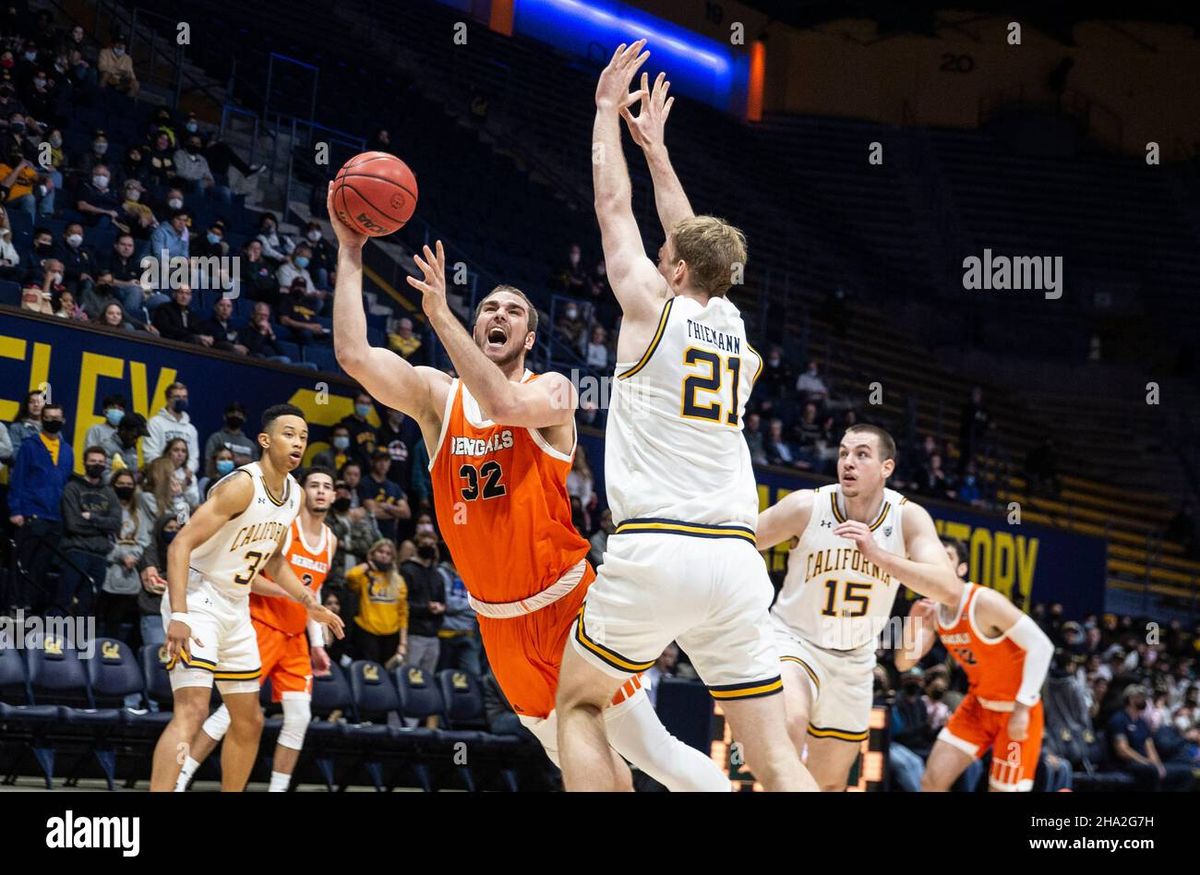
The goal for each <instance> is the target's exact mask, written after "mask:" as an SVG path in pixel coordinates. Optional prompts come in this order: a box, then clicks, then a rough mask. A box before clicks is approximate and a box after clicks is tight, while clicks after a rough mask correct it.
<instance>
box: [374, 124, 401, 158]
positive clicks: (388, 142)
mask: <svg viewBox="0 0 1200 875" xmlns="http://www.w3.org/2000/svg"><path fill="white" fill-rule="evenodd" d="M367 151H368V152H386V153H387V154H389V155H395V154H396V150H395V149H393V148H392V135H391V134H389V133H388V130H387V128H378V129H376V131H375V132H374V133H373V134H371V137H370V139H369V140H367Z"/></svg>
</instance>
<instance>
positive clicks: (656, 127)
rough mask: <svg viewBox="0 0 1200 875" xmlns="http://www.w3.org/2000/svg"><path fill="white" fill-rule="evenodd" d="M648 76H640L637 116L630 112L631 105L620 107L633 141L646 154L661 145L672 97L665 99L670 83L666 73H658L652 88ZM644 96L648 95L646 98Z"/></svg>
mask: <svg viewBox="0 0 1200 875" xmlns="http://www.w3.org/2000/svg"><path fill="white" fill-rule="evenodd" d="M649 81H650V76H649V75H648V74H646V73H643V74H642V88H641V91H639V92H638V94H639V95H641V106H639V107H638V114H637V115H636V116H635V115H634V114H633V113H632V112H631V108H632V104H631V105H629V106H625V107H622V109H621V116H622V118H624V119H625V123H626V124H627V125H629V133H630V134H631V135H632V136H633V141H634V142H635V143H637V144H638V145H639V146H641V147H642V148H643V149H644V150H646V151H647V152H648V151H650V150H651V149H655V148H658V147H659V146H662V144H663V130H664V128H665V127H666V124H667V116H668V115H670V113H671V106H672V104H674V103H675V98H674V97H667V90H668V89H669V88H670V87H671V83H670V82H668V81H667V74H666V73H659V74H658V77H657V78H656V79H655V80H654V88H653V89H651V88H650V87H649ZM646 95H649V97H647V96H646Z"/></svg>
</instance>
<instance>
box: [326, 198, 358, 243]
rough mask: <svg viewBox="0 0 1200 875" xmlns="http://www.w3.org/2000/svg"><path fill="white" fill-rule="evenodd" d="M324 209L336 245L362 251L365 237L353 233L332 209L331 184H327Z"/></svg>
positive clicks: (355, 232)
mask: <svg viewBox="0 0 1200 875" xmlns="http://www.w3.org/2000/svg"><path fill="white" fill-rule="evenodd" d="M325 209H326V210H327V211H328V212H329V223H330V224H331V225H333V233H334V235H335V236H336V237H337V241H338V245H340V246H349V247H350V248H351V249H362V248H363V245H364V244H365V243H366V242H367V235H366V234H361V233H359V232H358V231H355V230H354V229H353V228H351V227H350V226H349V225H347V224H346V223H345V222H343V221H342V220H341V219H339V218H338V214H337V210H335V209H334V207H333V183H332V182H331V183H329V189H328V190H327V191H326V192H325Z"/></svg>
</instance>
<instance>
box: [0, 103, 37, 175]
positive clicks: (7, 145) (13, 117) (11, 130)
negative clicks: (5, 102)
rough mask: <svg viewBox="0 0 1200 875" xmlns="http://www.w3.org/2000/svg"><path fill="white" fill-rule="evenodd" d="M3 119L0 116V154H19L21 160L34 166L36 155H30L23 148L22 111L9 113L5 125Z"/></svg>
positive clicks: (23, 120) (23, 127)
mask: <svg viewBox="0 0 1200 875" xmlns="http://www.w3.org/2000/svg"><path fill="white" fill-rule="evenodd" d="M3 118H4V116H0V154H4V155H9V154H16V153H17V152H20V153H21V157H22V158H25V159H26V160H28V161H29V162H31V163H32V164H35V165H36V164H37V154H36V153H35V154H33V155H30V154H29V150H28V149H27V148H26V147H25V113H24V111H20V112H18V111H16V110H13V111H11V112H9V114H8V116H7V118H8V124H7V125H4V123H3Z"/></svg>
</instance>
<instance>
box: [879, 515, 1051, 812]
mask: <svg viewBox="0 0 1200 875" xmlns="http://www.w3.org/2000/svg"><path fill="white" fill-rule="evenodd" d="M942 544H943V545H945V548H946V556H947V558H948V559H949V560H950V563H951V565H953V567H954V569H955V571H956V572H957V574H958V576H959V577H961V578H962V579H963V580H964V581H965V580H966V575H967V552H966V546H965V545H964V544H963V543H962V542H961V541H957V540H954V539H952V538H942ZM909 617H910V618H912V620H913V622H914V623H915V628H916V634H915V635H913V636H911V638H910V639H909V642H910V646H909V647H907V648H906V649H904V650H900V651H897V653H896V668H897V669H899V670H900V671H907V670H908V669H909V668H911V667H912V666H914V665H916V664H917V663H918V662H919V661H920V660H921V657H923V656H924V655H925V654H926V653H928V652H929V649H930V648H931V647H933V640H934V637H933V636H934V632H935V629H936V634H937V635H938V636H940V637H941V639H942V644H943V645H945V647H946V649H947V650H949V651H950V655H951V656H953V657H954V661H955V662H957V663H958V664H959V665H960V666H961V667H962V670H963V671H964V672H966V674H967V681H968V683H969V684H970V686H969V689H968V692H967V695H966V697H965V698H964V699H963V700H962V703H961V704H960V705H959V706H958V709H957V710H956V711H955V712H954V714H953V716H951V718H950V722H949V723H947V724H946V727H945V728H944V729H942V731H941V733H939V734H938V739H937V742H936V743H935V744H934V746H933V750H932V751H931V752H930V754H929V761H928V762H927V763H926V764H925V775H924V777H923V778H922V779H921V789H922V790H924V791H931V790H932V791H945V790H949V789H950V786H951V785H952V784H953V783H954V782H955V780H957V778H958V776H959V775H961V774H962V773H963V771H965V770H966V768H967V766H969V765H971V763H972V762H974V761H975V760H977V759H979V757H981V756H983V754H984V753H985V752H986V751H987V749H988V748H989V747H990V748H991V749H992V772H991V775H990V776H989V778H988V789H990V790H993V791H1002V792H1003V791H1007V792H1012V791H1017V792H1028V791H1030V790H1032V789H1033V778H1034V774H1035V773H1036V772H1037V764H1038V757H1039V755H1040V754H1041V750H1042V729H1043V726H1044V718H1043V714H1042V701H1041V689H1042V684H1043V683H1044V682H1045V680H1046V670H1047V669H1048V668H1049V667H1050V658H1051V657H1052V656H1053V655H1054V645H1053V644H1051V643H1050V639H1049V638H1047V637H1046V633H1045V632H1043V631H1042V630H1041V629H1039V628H1038V626H1037V624H1036V623H1034V622H1033V620H1032V619H1030V617H1029V616H1027V615H1026V614H1025V613H1024V612H1022V611H1021V610H1020V609H1019V608H1017V607H1016V606H1015V605H1014V604H1012V603H1011V602H1010V601H1008V600H1007V599H1006V598H1004V596H1002V595H1000V593H998V592H996V591H995V590H993V589H990V588H988V587H986V586H979V585H978V584H975V583H969V582H968V583H967V584H966V585H965V586H964V587H963V593H962V598H961V599H960V601H959V602H958V603H957V604H950V603H948V602H947V603H943V604H939V603H937V602H934V601H930V600H929V599H921V600H920V601H918V602H917V603H916V604H914V605H913V607H912V610H911V611H910V612H909Z"/></svg>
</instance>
